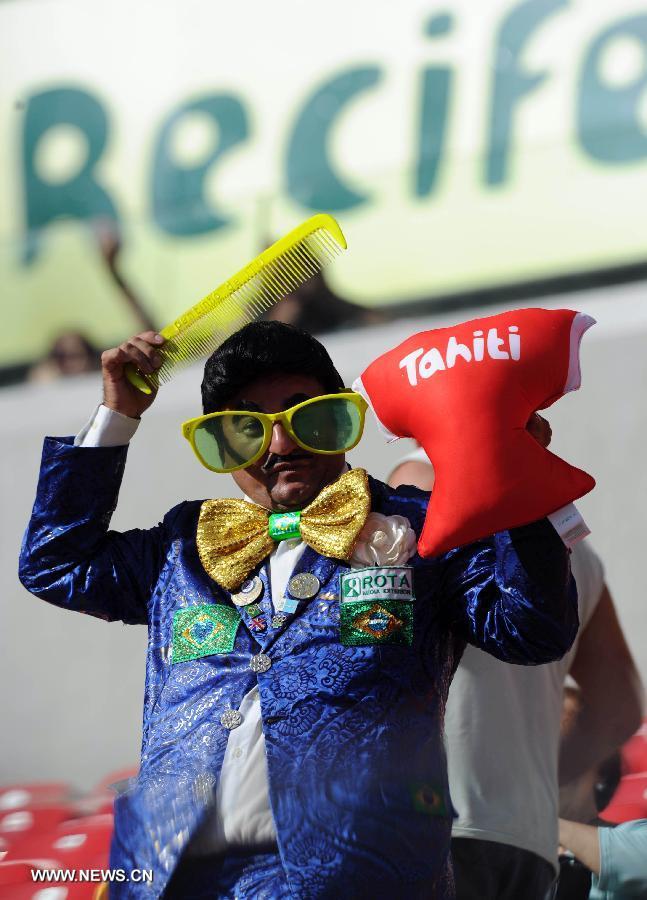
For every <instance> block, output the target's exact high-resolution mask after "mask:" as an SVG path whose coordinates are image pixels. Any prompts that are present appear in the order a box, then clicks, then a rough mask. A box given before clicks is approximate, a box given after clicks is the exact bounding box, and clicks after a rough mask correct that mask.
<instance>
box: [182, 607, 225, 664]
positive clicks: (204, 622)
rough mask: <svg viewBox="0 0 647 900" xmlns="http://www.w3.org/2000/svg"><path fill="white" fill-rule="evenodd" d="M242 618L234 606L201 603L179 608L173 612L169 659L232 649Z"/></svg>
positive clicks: (193, 657)
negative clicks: (171, 649) (171, 647)
mask: <svg viewBox="0 0 647 900" xmlns="http://www.w3.org/2000/svg"><path fill="white" fill-rule="evenodd" d="M240 622H241V619H240V615H239V613H238V610H237V609H232V608H231V607H229V606H223V605H221V604H219V603H204V604H201V605H200V606H190V607H189V608H188V609H180V610H178V611H177V612H176V613H175V615H174V616H173V654H172V656H171V662H172V663H178V662H184V661H185V660H187V659H200V657H201V656H211V655H212V654H213V653H231V651H232V650H233V649H234V641H235V640H236V632H237V631H238V626H239V625H240Z"/></svg>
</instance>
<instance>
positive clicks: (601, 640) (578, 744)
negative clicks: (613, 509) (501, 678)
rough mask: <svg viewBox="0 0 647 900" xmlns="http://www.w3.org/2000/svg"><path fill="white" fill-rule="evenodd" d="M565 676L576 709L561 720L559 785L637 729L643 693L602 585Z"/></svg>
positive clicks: (589, 765)
mask: <svg viewBox="0 0 647 900" xmlns="http://www.w3.org/2000/svg"><path fill="white" fill-rule="evenodd" d="M569 674H570V675H571V676H572V677H573V678H574V679H575V681H576V682H577V685H578V687H579V691H578V698H577V703H575V704H571V706H570V707H569V714H568V715H567V716H564V717H563V719H562V734H561V745H560V755H559V780H560V783H562V784H565V783H568V782H570V781H572V780H573V779H576V778H578V777H579V776H580V775H582V774H583V773H584V772H585V771H586V770H587V769H589V768H591V767H592V766H593V765H595V764H596V763H599V762H601V761H602V760H604V759H606V758H607V757H608V756H609V755H610V754H611V753H612V752H613V751H614V750H616V749H617V748H618V747H619V746H621V745H622V744H623V743H624V742H625V741H626V740H627V738H629V737H631V735H632V734H634V732H635V731H636V730H637V729H638V728H639V727H640V723H641V720H642V711H643V699H644V698H643V688H642V684H641V680H640V675H639V673H638V670H637V669H636V666H635V663H634V661H633V658H632V656H631V652H630V650H629V647H628V646H627V643H626V641H625V639H624V635H623V633H622V629H621V627H620V623H619V622H618V617H617V615H616V611H615V607H614V605H613V599H612V597H611V594H610V592H609V589H608V587H607V586H606V584H604V585H603V588H602V593H601V595H600V599H599V601H598V604H597V607H596V609H595V611H594V613H593V615H592V616H591V619H590V620H589V622H588V623H587V625H586V627H585V628H584V629H583V630H582V631H581V633H580V636H579V640H578V645H577V650H576V652H575V657H574V659H573V662H572V664H571V668H570V672H569Z"/></svg>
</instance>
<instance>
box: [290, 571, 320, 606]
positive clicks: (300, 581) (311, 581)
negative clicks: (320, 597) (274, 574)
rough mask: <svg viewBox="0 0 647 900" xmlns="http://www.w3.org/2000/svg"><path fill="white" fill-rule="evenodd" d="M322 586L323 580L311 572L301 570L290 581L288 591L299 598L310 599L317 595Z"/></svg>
mask: <svg viewBox="0 0 647 900" xmlns="http://www.w3.org/2000/svg"><path fill="white" fill-rule="evenodd" d="M320 587H321V582H320V581H319V579H318V578H317V576H316V575H313V574H312V573H311V572H301V573H300V574H299V575H293V576H292V578H290V580H289V581H288V591H289V593H290V595H291V596H292V597H295V598H296V599H297V600H310V599H311V598H312V597H314V596H316V594H317V593H318V592H319V588H320Z"/></svg>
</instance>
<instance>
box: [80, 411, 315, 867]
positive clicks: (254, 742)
mask: <svg viewBox="0 0 647 900" xmlns="http://www.w3.org/2000/svg"><path fill="white" fill-rule="evenodd" d="M138 426H139V419H131V418H129V417H128V416H124V415H122V414H121V413H118V412H115V411H114V410H111V409H108V408H107V407H106V406H103V405H101V406H98V407H97V409H96V410H95V412H94V413H93V415H92V417H91V418H90V420H89V421H88V422H87V423H86V425H85V426H84V427H83V428H82V429H81V431H80V432H79V433H78V435H77V436H76V438H75V440H74V443H75V445H76V446H79V447H119V446H123V445H124V444H127V443H128V442H129V441H130V439H131V438H132V437H133V435H134V434H135V432H136V431H137V428H138ZM246 499H248V498H246ZM250 502H251V501H250ZM304 549H305V544H304V543H303V541H301V540H299V539H294V540H290V541H281V542H280V543H279V544H278V545H277V547H276V550H274V551H273V553H272V554H271V555H270V557H269V558H268V561H267V566H268V568H269V574H270V586H271V590H272V601H273V602H274V600H275V599H279V598H282V597H283V596H284V594H285V590H286V586H287V583H288V580H289V578H290V575H291V574H292V571H293V569H294V567H295V565H296V564H297V562H298V561H299V558H300V557H301V554H302V553H303V551H304ZM238 711H239V712H240V714H241V715H242V717H243V721H242V723H241V724H240V725H239V726H238V728H234V729H233V730H232V731H231V732H230V733H229V739H228V741H227V748H226V750H225V756H224V759H223V763H222V770H221V772H220V780H219V782H218V787H217V789H216V795H215V803H214V806H213V808H212V809H211V810H210V811H209V812H208V813H207V816H206V819H205V821H204V824H203V826H202V827H201V829H200V831H199V833H198V834H197V835H196V836H195V837H194V838H193V840H192V841H191V845H190V848H189V851H188V852H189V853H190V854H191V855H202V854H207V853H221V852H223V851H224V850H226V849H227V848H228V847H237V848H240V847H249V848H253V847H256V846H260V845H265V844H269V843H272V842H275V841H276V828H275V826H274V819H273V817H272V812H271V809H270V799H269V783H268V777H267V759H266V756H265V735H264V734H263V722H262V718H261V702H260V696H259V693H258V687H254V688H252V690H251V691H250V692H249V693H248V694H246V695H245V696H244V697H243V701H242V703H241V705H240V707H239V710H238Z"/></svg>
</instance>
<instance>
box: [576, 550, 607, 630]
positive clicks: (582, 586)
mask: <svg viewBox="0 0 647 900" xmlns="http://www.w3.org/2000/svg"><path fill="white" fill-rule="evenodd" d="M571 568H572V570H573V577H574V578H575V584H576V585H577V599H578V608H579V614H580V628H584V627H586V625H587V624H588V623H589V621H590V619H591V616H592V615H593V613H594V612H595V610H596V607H597V605H598V601H599V599H600V595H601V594H602V588H603V587H604V566H603V565H602V560H601V559H600V557H599V556H598V555H597V553H596V552H595V550H594V549H593V548H592V547H591V545H590V544H589V542H588V541H580V543H579V544H577V546H575V547H574V548H573V552H572V554H571Z"/></svg>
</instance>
